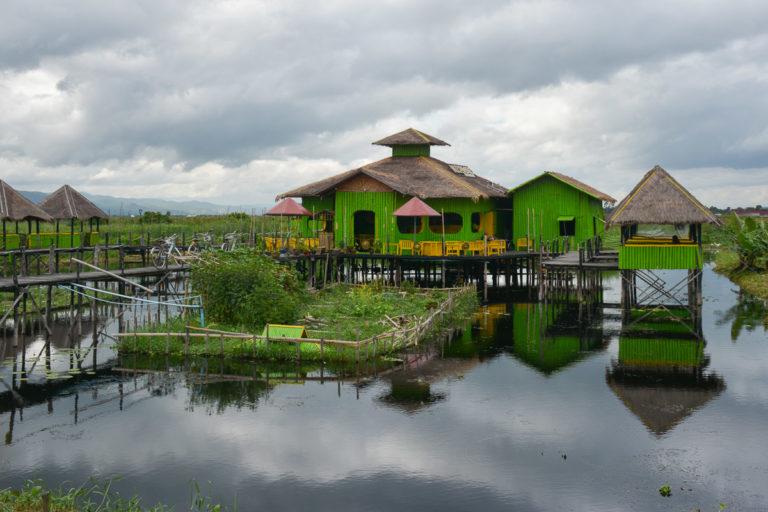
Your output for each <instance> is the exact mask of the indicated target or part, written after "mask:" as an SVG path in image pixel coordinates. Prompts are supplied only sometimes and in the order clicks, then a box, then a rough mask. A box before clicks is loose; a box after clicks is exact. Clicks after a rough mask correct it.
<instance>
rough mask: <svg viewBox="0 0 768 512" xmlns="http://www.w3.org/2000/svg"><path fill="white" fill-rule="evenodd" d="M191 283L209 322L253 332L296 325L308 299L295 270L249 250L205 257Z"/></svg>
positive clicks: (198, 263)
mask: <svg viewBox="0 0 768 512" xmlns="http://www.w3.org/2000/svg"><path fill="white" fill-rule="evenodd" d="M191 282H192V286H193V288H194V290H195V291H196V293H199V294H200V295H201V296H202V297H203V304H205V314H206V317H207V318H208V319H209V320H212V321H214V322H220V323H225V324H229V325H234V326H239V325H242V326H245V327H247V328H249V329H251V330H253V331H255V330H258V329H259V328H261V327H262V326H263V325H264V324H266V323H267V322H270V323H283V324H284V323H291V322H293V321H295V320H296V319H297V318H298V317H299V315H300V311H301V307H302V304H303V303H304V301H305V299H306V291H305V288H304V285H303V283H302V282H301V281H300V280H299V279H298V277H297V276H296V274H295V273H294V272H293V270H292V269H290V268H289V267H287V266H285V265H281V264H280V263H279V262H278V261H276V260H274V259H273V258H270V257H268V256H264V255H262V254H257V253H255V252H252V251H250V250H248V249H241V250H235V251H232V252H219V251H216V252H215V253H209V254H204V255H203V257H202V258H201V259H200V260H199V261H196V262H195V263H194V264H193V266H192V273H191Z"/></svg>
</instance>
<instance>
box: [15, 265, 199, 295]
mask: <svg viewBox="0 0 768 512" xmlns="http://www.w3.org/2000/svg"><path fill="white" fill-rule="evenodd" d="M187 268H189V267H188V266H186V265H168V268H167V269H158V268H157V267H154V266H153V267H138V268H126V269H124V270H113V271H112V272H114V273H116V274H117V275H119V276H121V277H125V278H132V277H149V276H162V275H164V274H166V273H168V272H178V271H181V270H185V269H187ZM114 279H115V278H114V277H112V276H110V275H108V274H105V273H103V272H99V271H95V270H94V271H88V272H80V273H77V272H66V273H57V274H40V275H31V276H17V277H16V281H17V282H15V281H14V278H13V277H2V278H0V292H8V291H13V290H14V289H16V288H17V287H18V288H24V287H27V286H47V285H57V284H64V283H72V282H76V281H112V280H114Z"/></svg>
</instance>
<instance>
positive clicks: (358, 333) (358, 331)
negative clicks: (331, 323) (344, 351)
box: [355, 327, 360, 363]
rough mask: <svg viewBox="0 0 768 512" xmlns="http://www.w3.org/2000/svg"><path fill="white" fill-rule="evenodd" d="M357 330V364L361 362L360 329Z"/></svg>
mask: <svg viewBox="0 0 768 512" xmlns="http://www.w3.org/2000/svg"><path fill="white" fill-rule="evenodd" d="M355 330H356V331H357V336H356V338H355V341H357V343H356V344H355V362H356V363H359V362H360V328H359V327H356V328H355Z"/></svg>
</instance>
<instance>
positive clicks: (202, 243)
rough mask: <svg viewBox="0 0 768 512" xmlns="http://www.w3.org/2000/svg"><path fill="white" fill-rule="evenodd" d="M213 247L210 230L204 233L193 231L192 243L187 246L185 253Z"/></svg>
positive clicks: (195, 252) (193, 252)
mask: <svg viewBox="0 0 768 512" xmlns="http://www.w3.org/2000/svg"><path fill="white" fill-rule="evenodd" d="M212 247H213V235H212V234H211V232H210V231H206V232H205V233H195V237H194V238H193V239H192V243H191V244H189V247H187V254H190V255H193V254H199V253H200V252H201V251H207V250H209V249H211V248H212Z"/></svg>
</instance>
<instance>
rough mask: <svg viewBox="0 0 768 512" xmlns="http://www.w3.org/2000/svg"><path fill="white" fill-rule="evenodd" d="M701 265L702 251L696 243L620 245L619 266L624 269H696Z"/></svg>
mask: <svg viewBox="0 0 768 512" xmlns="http://www.w3.org/2000/svg"><path fill="white" fill-rule="evenodd" d="M701 266H702V259H701V253H700V251H699V247H698V246H696V245H672V246H659V245H648V246H642V245H641V246H637V245H634V246H628V245H625V246H621V247H619V268H620V269H622V270H640V269H656V268H668V269H696V268H701Z"/></svg>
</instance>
